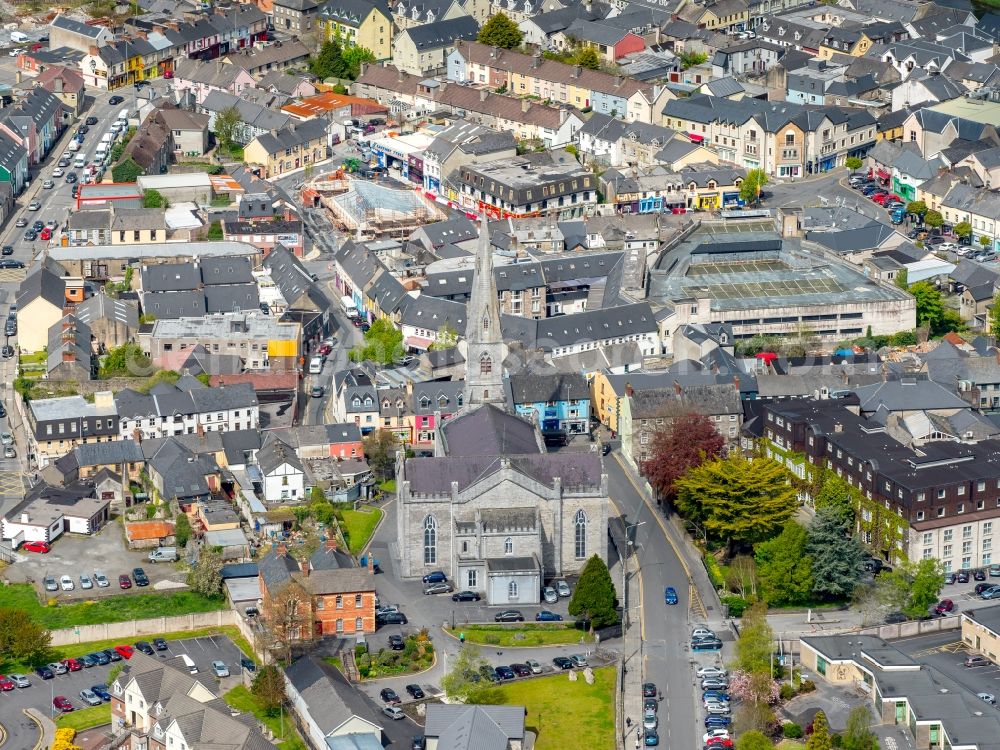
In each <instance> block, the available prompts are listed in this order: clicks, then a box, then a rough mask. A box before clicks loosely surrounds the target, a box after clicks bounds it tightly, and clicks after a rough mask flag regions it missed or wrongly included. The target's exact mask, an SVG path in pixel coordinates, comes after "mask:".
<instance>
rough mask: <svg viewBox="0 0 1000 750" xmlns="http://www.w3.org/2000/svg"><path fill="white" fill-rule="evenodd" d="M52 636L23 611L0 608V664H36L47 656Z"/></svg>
mask: <svg viewBox="0 0 1000 750" xmlns="http://www.w3.org/2000/svg"><path fill="white" fill-rule="evenodd" d="M51 643H52V634H51V633H50V632H49V631H48V630H47V629H46V628H45V627H44V626H43V625H41V624H40V623H38V622H35V621H34V620H33V619H32V617H31V615H30V614H29V613H28V612H27V611H25V610H23V609H14V608H13V607H0V664H2V663H4V662H6V663H10V662H23V663H25V664H36V663H39V662H41V661H43V660H44V659H45V658H46V657H47V656H48V651H49V646H50V645H51Z"/></svg>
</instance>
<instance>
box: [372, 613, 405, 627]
mask: <svg viewBox="0 0 1000 750" xmlns="http://www.w3.org/2000/svg"><path fill="white" fill-rule="evenodd" d="M378 623H382V624H383V625H406V623H407V619H406V615H404V614H403V613H402V612H383V613H382V614H380V615H378V614H377V615H375V624H376V625H377V624H378Z"/></svg>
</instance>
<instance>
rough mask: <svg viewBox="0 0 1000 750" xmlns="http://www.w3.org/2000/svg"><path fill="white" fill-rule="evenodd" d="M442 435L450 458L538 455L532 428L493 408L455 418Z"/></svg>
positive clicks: (520, 419) (485, 407) (486, 406)
mask: <svg viewBox="0 0 1000 750" xmlns="http://www.w3.org/2000/svg"><path fill="white" fill-rule="evenodd" d="M441 432H442V436H443V438H444V440H445V443H446V445H447V450H448V455H449V456H451V457H464V456H493V457H496V456H501V455H520V454H528V453H538V452H539V447H538V440H537V438H536V432H535V426H534V425H533V424H531V423H530V422H528V421H527V420H526V419H524V418H522V417H519V416H516V415H514V414H510V413H508V412H506V411H503V410H502V409H498V408H497V407H495V406H492V405H490V404H487V405H485V406H481V407H479V408H478V409H473V410H472V411H467V412H464V413H461V414H458V415H456V416H454V417H452V418H451V419H449V420H448V421H447V422H445V423H444V426H443V427H442V428H441Z"/></svg>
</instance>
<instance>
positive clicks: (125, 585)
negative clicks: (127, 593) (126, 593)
mask: <svg viewBox="0 0 1000 750" xmlns="http://www.w3.org/2000/svg"><path fill="white" fill-rule="evenodd" d="M118 588H120V589H130V588H132V579H131V578H129V577H128V573H122V574H121V575H120V576H118Z"/></svg>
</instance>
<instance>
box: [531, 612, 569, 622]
mask: <svg viewBox="0 0 1000 750" xmlns="http://www.w3.org/2000/svg"><path fill="white" fill-rule="evenodd" d="M562 618H563V616H562V615H560V614H559V613H557V612H550V611H549V610H547V609H543V610H542V611H541V612H539V613H537V614H536V615H535V622H562Z"/></svg>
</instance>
